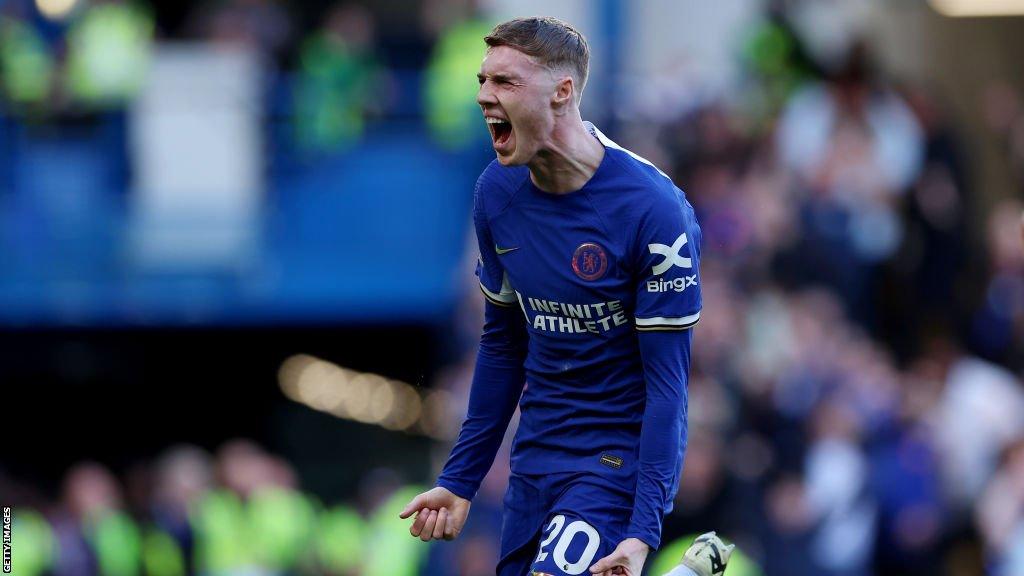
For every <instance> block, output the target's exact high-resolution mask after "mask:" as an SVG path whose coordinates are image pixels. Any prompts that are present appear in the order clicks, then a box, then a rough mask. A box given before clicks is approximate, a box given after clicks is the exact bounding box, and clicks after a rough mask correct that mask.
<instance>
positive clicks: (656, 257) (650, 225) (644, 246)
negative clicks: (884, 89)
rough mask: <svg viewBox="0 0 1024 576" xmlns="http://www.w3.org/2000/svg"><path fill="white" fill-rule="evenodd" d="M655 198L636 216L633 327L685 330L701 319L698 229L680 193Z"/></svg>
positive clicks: (699, 239) (699, 233) (694, 218)
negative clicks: (643, 214)
mask: <svg viewBox="0 0 1024 576" xmlns="http://www.w3.org/2000/svg"><path fill="white" fill-rule="evenodd" d="M673 192H674V193H673V194H672V195H669V194H665V195H664V196H663V197H660V198H659V201H657V202H656V203H655V204H654V205H653V206H652V207H651V208H650V210H649V211H648V213H647V214H646V215H645V217H644V218H642V219H641V221H640V229H639V230H638V233H637V236H638V242H637V244H636V248H635V250H636V251H637V252H638V254H637V255H636V258H637V266H636V268H635V270H636V278H637V281H636V318H635V322H636V329H637V330H641V331H649V330H685V329H687V328H690V327H691V326H693V325H694V324H696V323H697V321H698V320H700V311H701V306H702V298H701V284H700V270H699V268H700V243H701V231H700V226H698V225H697V218H696V216H694V213H693V207H691V206H690V204H689V203H688V202H687V201H686V199H685V198H684V197H683V195H682V192H680V191H678V190H673Z"/></svg>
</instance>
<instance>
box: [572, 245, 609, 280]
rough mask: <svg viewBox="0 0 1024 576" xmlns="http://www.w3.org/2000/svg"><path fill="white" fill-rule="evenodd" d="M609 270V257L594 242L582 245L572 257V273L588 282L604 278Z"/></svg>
mask: <svg viewBox="0 0 1024 576" xmlns="http://www.w3.org/2000/svg"><path fill="white" fill-rule="evenodd" d="M607 270H608V255H607V254H605V252H604V248H601V246H600V245H598V244H596V243H594V242H586V243H583V244H580V247H579V248H577V249H576V252H574V253H573V255H572V271H573V272H575V273H576V275H577V276H579V277H580V278H582V279H584V280H587V281H588V282H589V281H593V280H597V279H598V278H600V277H602V276H604V273H605V272H606V271H607Z"/></svg>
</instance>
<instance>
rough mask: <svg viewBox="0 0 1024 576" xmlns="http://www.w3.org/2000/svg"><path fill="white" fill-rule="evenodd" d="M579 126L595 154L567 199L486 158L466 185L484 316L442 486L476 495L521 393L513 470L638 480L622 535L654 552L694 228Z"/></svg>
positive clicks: (695, 274)
mask: <svg viewBox="0 0 1024 576" xmlns="http://www.w3.org/2000/svg"><path fill="white" fill-rule="evenodd" d="M588 129H590V130H591V132H592V134H593V135H594V136H595V137H596V138H598V139H599V140H600V141H601V142H602V144H604V146H605V154H604V158H603V159H602V161H601V163H600V165H599V166H598V168H597V171H596V172H595V173H594V174H593V176H592V177H591V179H590V180H589V181H588V182H587V183H586V185H584V186H583V188H581V189H579V190H577V191H574V192H570V193H566V194H551V193H547V192H544V191H542V190H540V189H539V188H537V187H536V186H535V185H534V184H533V183H532V181H531V179H530V175H529V170H528V168H526V167H525V166H520V167H504V166H502V165H501V164H499V163H498V162H497V161H494V162H492V163H491V164H490V165H489V166H488V167H487V169H486V170H485V171H484V173H483V174H482V175H481V177H480V179H479V181H478V183H477V188H476V192H475V202H474V222H475V225H476V232H477V238H478V240H479V248H480V262H479V264H478V267H477V275H478V276H479V280H480V288H481V290H482V291H483V293H484V295H485V297H486V298H487V300H488V302H489V306H488V318H487V323H486V325H485V330H484V336H483V337H482V339H481V354H480V356H481V357H480V358H478V363H477V371H476V374H475V375H474V384H473V391H472V393H471V399H470V409H469V414H468V416H467V421H466V423H465V424H464V425H463V430H462V432H461V433H460V437H459V441H458V442H457V444H456V447H455V449H454V450H453V452H452V455H451V457H450V458H449V461H448V463H447V464H446V466H445V470H444V471H443V472H442V475H441V477H440V479H439V481H438V484H439V485H442V486H445V487H447V488H449V489H450V490H452V491H454V492H455V493H457V494H459V495H461V496H464V497H472V495H473V494H474V493H475V491H476V489H477V488H478V487H479V482H480V480H481V479H482V478H483V475H484V474H486V471H487V469H488V468H489V467H490V465H491V463H492V462H493V458H494V451H495V450H496V449H497V444H498V443H500V437H501V434H503V433H504V430H505V428H506V427H507V424H508V420H509V417H510V416H511V413H512V411H513V410H514V407H515V401H516V400H519V406H520V407H521V419H520V423H519V429H518V431H517V433H516V437H515V441H514V444H513V450H512V471H513V472H514V473H518V474H546V473H553V472H569V471H578V470H585V471H592V472H594V473H597V474H601V475H603V476H606V477H610V478H613V479H620V480H622V481H630V482H636V492H637V499H638V502H637V509H636V510H635V512H634V524H635V525H636V526H635V531H634V532H635V534H634V535H635V536H636V537H641V538H642V539H644V540H645V541H647V542H648V544H651V545H652V546H655V547H656V546H657V544H658V542H657V539H658V537H659V536H660V521H661V515H662V514H663V513H664V512H666V511H667V510H669V509H670V507H671V500H672V496H673V495H674V493H675V490H676V484H677V482H678V473H679V468H680V465H681V458H682V454H683V450H684V448H685V430H686V428H685V418H686V379H687V375H688V369H689V346H690V342H691V337H690V333H689V331H688V330H687V329H688V328H690V327H692V326H693V325H694V324H696V323H697V321H698V320H699V319H700V312H701V291H700V272H699V267H698V264H699V260H700V243H701V232H700V227H699V226H698V225H697V221H696V218H695V216H694V212H693V208H692V207H691V206H690V204H689V203H688V202H687V200H686V197H685V195H684V194H683V192H682V191H681V190H680V189H679V188H677V187H676V186H675V185H674V184H673V183H672V181H671V180H670V179H669V178H668V177H667V176H666V175H665V174H664V173H662V172H661V171H659V170H658V169H657V168H656V167H654V166H653V165H651V164H650V163H649V162H647V161H646V160H644V159H642V158H640V157H638V156H636V155H634V154H632V153H631V152H629V151H627V150H624V149H622V148H621V147H619V146H618V145H616V144H615V143H614V142H612V141H611V140H609V139H608V138H607V137H605V136H604V135H603V134H602V133H601V132H600V131H598V130H597V129H596V128H594V127H593V126H592V125H590V124H589V123H588ZM658 332H672V333H673V335H672V336H671V337H661V336H656V335H654V334H655V333H658ZM680 332H684V333H680ZM648 335H650V336H648ZM524 380H525V389H524V386H523V382H524ZM520 392H521V398H520ZM654 523H656V524H657V525H658V526H656V527H655V526H652V524H654ZM652 540H653V542H652Z"/></svg>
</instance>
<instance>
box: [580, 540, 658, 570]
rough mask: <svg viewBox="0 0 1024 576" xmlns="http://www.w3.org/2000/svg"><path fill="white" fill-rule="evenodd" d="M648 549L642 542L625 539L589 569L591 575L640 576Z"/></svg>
mask: <svg viewBox="0 0 1024 576" xmlns="http://www.w3.org/2000/svg"><path fill="white" fill-rule="evenodd" d="M649 551H650V547H649V546H648V545H647V544H645V543H644V541H643V540H638V539H636V538H626V539H625V540H623V541H622V542H619V545H618V546H617V547H616V548H615V550H614V551H612V553H611V554H609V555H607V556H605V557H604V558H601V559H600V560H598V561H597V564H594V565H593V566H591V567H590V572H591V573H592V574H601V576H609V575H610V574H616V575H618V574H624V575H625V576H640V572H642V571H643V569H644V561H645V560H647V553H648V552H649Z"/></svg>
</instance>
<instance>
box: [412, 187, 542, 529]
mask: <svg viewBox="0 0 1024 576" xmlns="http://www.w3.org/2000/svg"><path fill="white" fill-rule="evenodd" d="M473 221H474V225H475V227H476V235H477V243H478V245H479V248H480V261H479V263H478V265H477V276H479V278H480V289H481V291H482V292H483V293H484V297H485V298H486V300H487V302H486V303H485V310H484V329H483V334H482V335H481V337H480V348H479V351H478V353H477V358H476V369H475V370H474V373H473V383H472V386H471V389H470V394H469V407H468V410H467V414H466V420H465V422H463V424H462V430H461V431H460V432H459V439H458V441H457V442H456V443H455V447H454V448H453V449H452V452H451V454H450V455H449V457H448V462H447V463H445V466H444V469H443V470H442V472H441V475H440V477H439V478H438V480H437V487H436V488H434V489H433V490H430V491H428V492H424V493H423V494H420V495H419V496H417V497H416V498H414V499H413V501H412V502H410V503H409V505H408V506H407V507H406V509H405V510H404V511H403V512H402V517H403V518H407V517H409V516H410V515H412V514H413V513H414V512H417V511H418V512H420V514H419V515H418V516H417V519H416V522H414V523H413V525H412V528H411V529H410V532H411V533H412V535H413V536H419V537H420V539H421V540H424V541H427V540H430V539H431V538H438V537H440V536H441V535H442V534H443V537H445V538H446V539H451V538H454V537H455V536H457V535H458V533H459V531H461V529H462V525H463V523H464V522H465V519H466V515H467V514H468V512H469V501H470V500H472V498H473V496H475V495H476V492H477V490H478V489H479V488H480V483H481V482H482V481H483V478H484V476H485V475H486V474H487V471H488V470H489V469H490V468H491V465H492V464H493V463H494V458H495V456H496V455H497V452H498V448H499V447H500V446H501V441H502V439H503V438H504V436H505V430H506V429H507V428H508V423H509V420H511V418H512V414H513V413H514V412H515V408H516V404H517V403H518V401H519V397H520V395H521V394H522V392H523V386H524V384H525V382H526V374H525V368H524V362H525V359H526V350H527V341H528V336H527V331H526V323H525V320H524V318H523V315H522V314H521V313H520V311H519V308H518V307H517V305H516V304H517V302H516V296H515V293H514V292H513V291H512V289H511V287H510V286H509V284H508V279H507V277H506V275H505V271H504V268H503V267H502V266H501V262H500V261H499V260H498V255H497V254H496V252H495V249H494V240H493V238H492V236H491V233H490V228H489V226H488V223H487V215H486V211H485V210H484V208H483V198H482V195H481V190H480V183H479V182H478V183H477V189H476V193H475V195H474V208H473Z"/></svg>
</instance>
